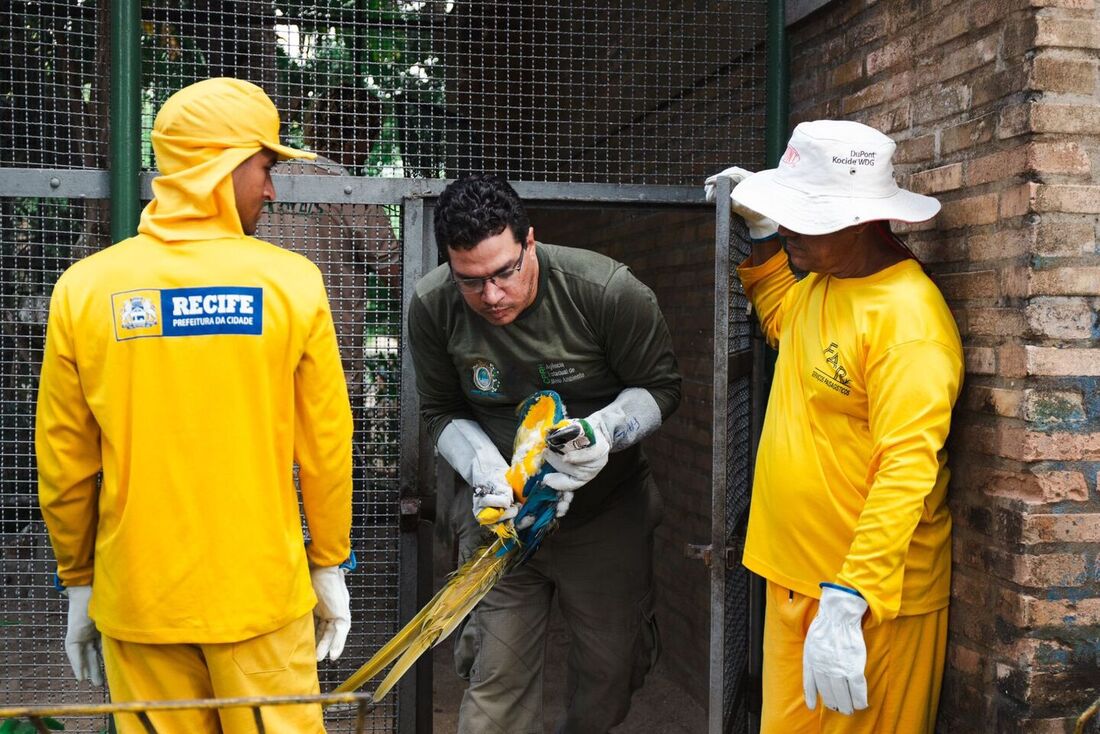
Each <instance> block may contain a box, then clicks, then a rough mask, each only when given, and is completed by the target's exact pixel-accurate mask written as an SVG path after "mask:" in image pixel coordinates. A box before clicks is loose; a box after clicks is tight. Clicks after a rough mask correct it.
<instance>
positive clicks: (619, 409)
mask: <svg viewBox="0 0 1100 734" xmlns="http://www.w3.org/2000/svg"><path fill="white" fill-rule="evenodd" d="M660 425H661V409H660V407H658V405H657V401H656V400H654V399H653V396H652V395H651V394H650V393H649V391H648V390H645V389H644V388H640V387H628V388H627V389H625V390H623V391H622V392H621V393H619V395H618V397H616V398H615V400H614V401H612V402H611V403H610V404H609V405H607V407H604V408H601V409H600V410H597V411H596V412H595V413H593V414H592V415H590V416H588V417H587V418H581V419H573V420H571V421H570V422H569V424H567V425H564V426H561V427H559V428H557V429H555V430H553V431H551V432H550V435H548V436H547V441H546V443H547V448H546V449H545V450H544V451H543V457H544V458H545V460H546V461H547V462H548V463H549V464H550V466H552V467H554V469H556V470H557V471H556V472H555V473H552V474H547V475H546V478H545V479H543V483H544V484H546V486H548V487H552V488H553V489H556V490H557V491H558V492H559V493H560V497H559V501H558V517H561V516H562V515H564V514H565V512H567V511H568V509H569V503H570V502H572V501H573V495H572V493H573V492H575V491H576V490H577V489H579V488H581V487H583V486H584V485H585V484H588V482H590V481H592V479H594V478H595V477H596V475H597V474H599V473H600V470H601V469H603V468H604V467H605V466H607V460H608V456H609V455H610V454H611V453H612V452H614V451H622V450H623V449H625V448H627V447H628V446H633V445H634V444H636V443H638V442H639V441H641V440H642V439H643V438H645V437H646V436H648V435H649V434H651V433H653V432H654V431H656V430H657V428H658V427H659V426H660ZM563 434H567V435H570V436H573V437H571V438H570V439H569V440H568V441H565V442H561V441H559V440H557V437H558V436H560V435H563Z"/></svg>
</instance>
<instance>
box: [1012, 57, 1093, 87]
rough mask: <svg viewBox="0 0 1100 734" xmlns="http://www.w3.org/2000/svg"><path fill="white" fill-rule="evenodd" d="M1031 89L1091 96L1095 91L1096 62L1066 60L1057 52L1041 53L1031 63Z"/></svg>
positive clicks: (1091, 60) (1090, 60)
mask: <svg viewBox="0 0 1100 734" xmlns="http://www.w3.org/2000/svg"><path fill="white" fill-rule="evenodd" d="M1028 82H1029V84H1030V85H1031V87H1032V88H1033V89H1040V90H1043V91H1046V92H1065V93H1069V94H1092V93H1093V92H1094V91H1095V90H1096V61H1095V60H1094V59H1075V58H1066V57H1064V55H1062V54H1061V53H1059V52H1046V53H1041V54H1039V55H1037V56H1036V57H1035V59H1034V60H1033V61H1032V67H1031V75H1030V77H1029V79H1028Z"/></svg>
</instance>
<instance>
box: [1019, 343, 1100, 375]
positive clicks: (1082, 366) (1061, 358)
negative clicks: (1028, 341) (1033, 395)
mask: <svg viewBox="0 0 1100 734" xmlns="http://www.w3.org/2000/svg"><path fill="white" fill-rule="evenodd" d="M1024 349H1025V350H1026V352H1027V373H1028V374H1029V375H1042V376H1052V377H1100V349H1070V348H1068V347H1036V346H1026V347H1024Z"/></svg>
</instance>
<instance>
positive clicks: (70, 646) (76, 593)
mask: <svg viewBox="0 0 1100 734" xmlns="http://www.w3.org/2000/svg"><path fill="white" fill-rule="evenodd" d="M65 591H66V593H67V594H68V596H69V619H68V629H67V630H66V631H65V654H66V655H68V656H69V664H70V665H71V666H72V667H73V675H74V676H76V680H77V682H79V681H82V680H87V681H90V682H91V683H92V685H96V686H101V685H103V674H102V673H101V672H100V670H101V664H100V653H99V646H100V638H99V630H98V629H96V626H95V622H93V621H92V619H91V617H89V616H88V604H89V602H91V600H92V587H91V586H70V587H69V588H68V589H66V590H65Z"/></svg>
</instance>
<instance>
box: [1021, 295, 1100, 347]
mask: <svg viewBox="0 0 1100 734" xmlns="http://www.w3.org/2000/svg"><path fill="white" fill-rule="evenodd" d="M1023 316H1024V317H1025V318H1026V319H1027V325H1028V328H1029V329H1030V330H1031V332H1032V333H1033V334H1034V335H1035V336H1041V337H1048V338H1051V339H1091V338H1092V328H1093V321H1094V320H1095V318H1096V312H1095V309H1094V308H1093V306H1092V304H1091V303H1089V301H1088V300H1086V299H1084V298H1045V297H1037V298H1032V299H1030V300H1029V301H1028V304H1027V306H1026V307H1025V309H1024V313H1023Z"/></svg>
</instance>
